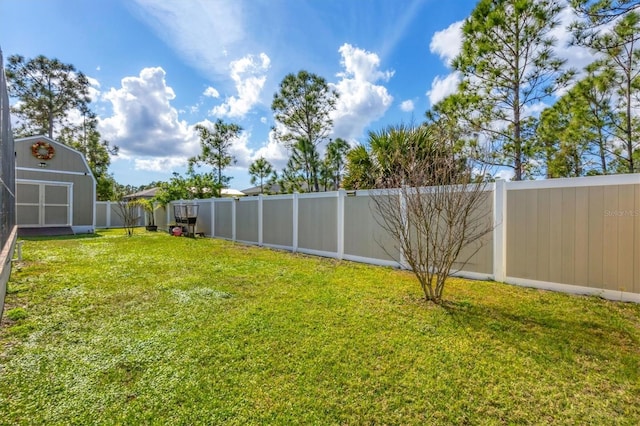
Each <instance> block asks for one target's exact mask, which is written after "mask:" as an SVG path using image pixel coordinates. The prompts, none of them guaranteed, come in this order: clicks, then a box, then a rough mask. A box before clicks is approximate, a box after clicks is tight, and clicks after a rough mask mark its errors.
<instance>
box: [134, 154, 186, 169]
mask: <svg viewBox="0 0 640 426" xmlns="http://www.w3.org/2000/svg"><path fill="white" fill-rule="evenodd" d="M133 161H134V168H135V169H136V170H143V171H149V172H167V171H168V170H175V169H177V168H180V167H184V166H186V165H187V158H186V157H155V158H134V159H133Z"/></svg>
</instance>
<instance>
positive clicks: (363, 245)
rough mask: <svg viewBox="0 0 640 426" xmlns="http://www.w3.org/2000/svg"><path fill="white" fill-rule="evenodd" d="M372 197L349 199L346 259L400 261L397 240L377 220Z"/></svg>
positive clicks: (345, 238) (364, 194) (346, 216)
mask: <svg viewBox="0 0 640 426" xmlns="http://www.w3.org/2000/svg"><path fill="white" fill-rule="evenodd" d="M372 203H373V201H372V200H371V196H370V195H369V194H368V193H356V196H351V197H346V198H345V205H344V254H345V258H347V259H348V258H362V259H377V260H382V261H395V262H399V261H400V250H399V249H398V247H397V244H396V242H395V241H394V240H393V238H392V237H391V236H390V235H389V234H388V233H387V232H386V231H385V230H384V229H383V228H382V226H380V225H379V223H378V220H376V213H375V209H374V207H373V205H372Z"/></svg>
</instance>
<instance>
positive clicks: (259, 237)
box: [111, 174, 640, 302]
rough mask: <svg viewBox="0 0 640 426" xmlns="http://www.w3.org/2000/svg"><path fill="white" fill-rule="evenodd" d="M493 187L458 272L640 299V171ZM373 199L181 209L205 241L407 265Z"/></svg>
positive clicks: (222, 201) (165, 217)
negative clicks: (477, 236)
mask: <svg viewBox="0 0 640 426" xmlns="http://www.w3.org/2000/svg"><path fill="white" fill-rule="evenodd" d="M487 190H488V191H489V192H488V197H489V200H490V202H489V203H488V208H487V212H486V214H487V216H488V219H490V220H491V221H492V223H493V225H494V229H493V233H492V234H491V235H490V236H489V237H488V238H487V239H486V241H485V244H484V245H483V246H482V247H481V248H480V249H479V250H478V251H477V252H476V253H475V254H474V255H473V256H472V257H471V258H470V260H469V262H468V263H466V265H465V266H464V268H462V270H461V271H459V273H458V275H460V276H464V277H469V278H474V279H491V280H495V281H500V282H507V283H512V284H517V285H523V286H530V287H537V288H542V289H551V290H557V291H564V292H571V293H584V294H595V295H600V296H602V297H606V298H609V299H617V300H628V301H635V302H640V174H631V175H615V176H597V177H585V178H573V179H553V180H543V181H525V182H505V181H502V180H499V181H497V182H496V183H495V184H491V185H489V186H488V188H487ZM370 197H371V193H370V192H369V191H349V192H347V191H343V190H341V191H336V192H325V193H312V194H291V195H271V196H257V197H247V198H240V199H234V198H219V199H207V200H183V201H177V202H175V203H178V204H180V203H181V204H192V203H195V204H198V205H199V213H198V220H197V225H196V232H197V233H202V234H204V235H206V236H210V237H214V238H224V239H228V240H232V241H237V242H241V243H246V244H254V245H259V246H265V247H272V248H277V249H285V250H290V251H293V252H300V253H307V254H312V255H319V256H326V257H333V258H337V259H346V260H352V261H357V262H364V263H370V264H375V265H385V266H395V267H398V266H401V265H402V263H403V262H402V258H401V256H400V253H399V251H398V248H397V247H396V244H395V243H394V241H393V240H392V239H391V238H390V237H389V235H387V234H386V233H385V232H384V230H383V229H382V228H381V226H380V225H379V224H378V222H377V221H376V219H375V211H374V210H375V209H374V208H373V207H372V203H371V201H370ZM175 203H174V204H175ZM172 215H173V208H172V206H169V208H167V209H165V210H164V212H162V211H161V210H158V211H157V215H156V217H157V220H156V222H157V224H158V226H159V229H167V230H168V228H169V227H170V225H172V224H175V219H174V218H173V217H172ZM141 216H142V215H141ZM111 217H112V218H113V215H111ZM142 220H144V219H142Z"/></svg>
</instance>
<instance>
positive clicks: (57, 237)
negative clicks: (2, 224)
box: [18, 233, 104, 241]
mask: <svg viewBox="0 0 640 426" xmlns="http://www.w3.org/2000/svg"><path fill="white" fill-rule="evenodd" d="M103 236H104V235H100V234H98V233H93V234H75V235H54V236H40V237H35V236H33V237H19V238H18V241H20V240H24V241H63V240H86V239H91V238H102V237H103Z"/></svg>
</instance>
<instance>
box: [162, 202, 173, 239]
mask: <svg viewBox="0 0 640 426" xmlns="http://www.w3.org/2000/svg"><path fill="white" fill-rule="evenodd" d="M172 209H173V206H172V205H171V201H169V202H168V203H167V204H166V205H165V208H164V216H165V218H166V219H167V230H168V231H169V234H171V228H170V227H169V225H171V223H172V221H171V210H172Z"/></svg>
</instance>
